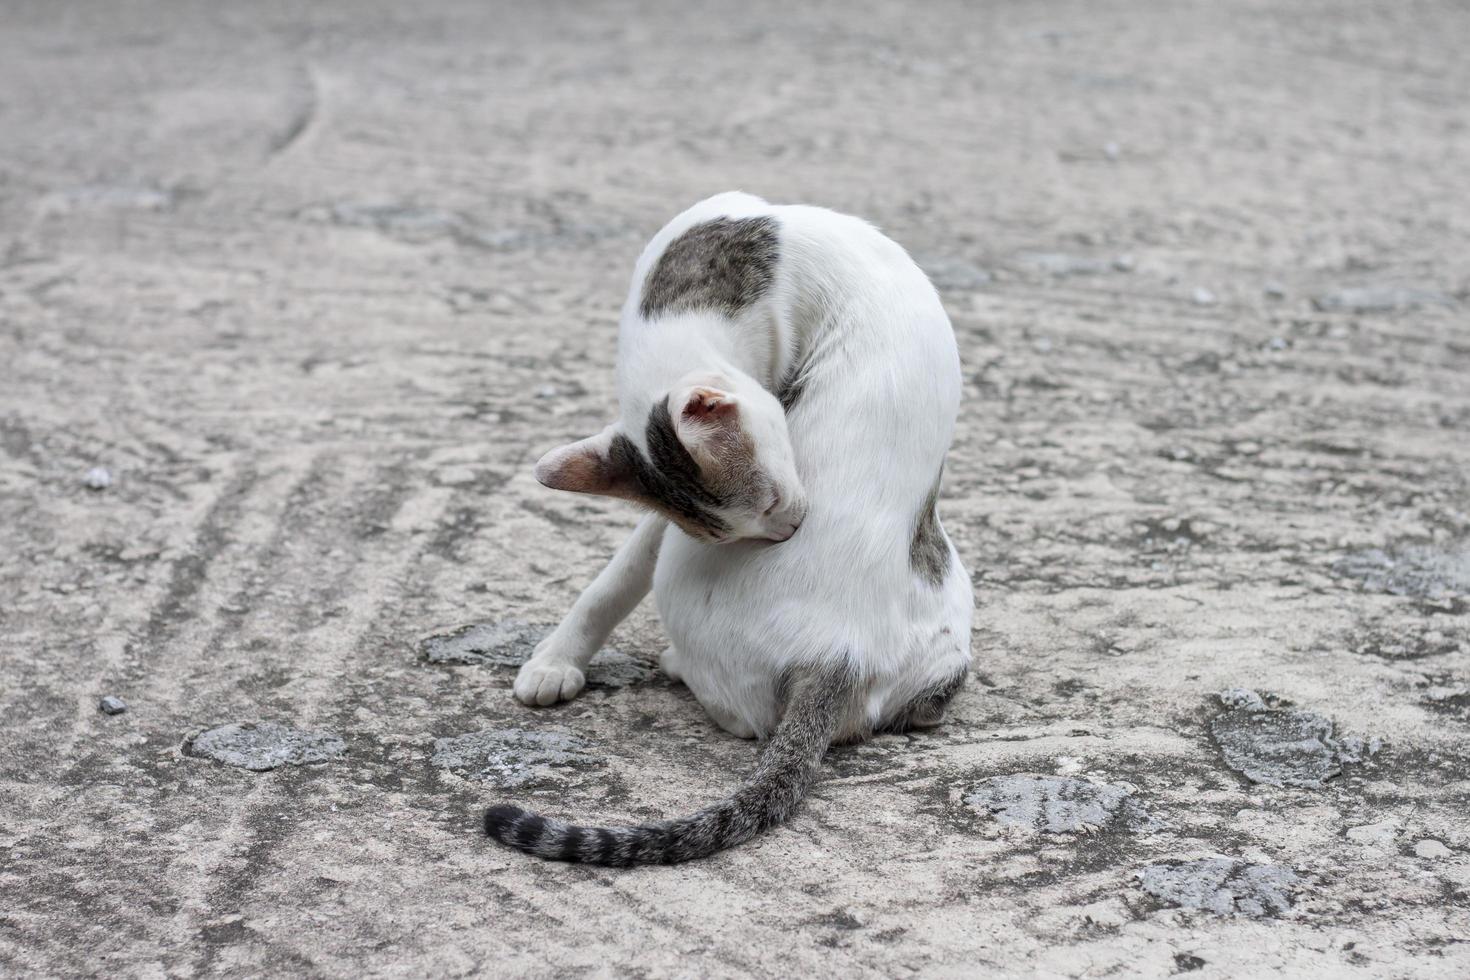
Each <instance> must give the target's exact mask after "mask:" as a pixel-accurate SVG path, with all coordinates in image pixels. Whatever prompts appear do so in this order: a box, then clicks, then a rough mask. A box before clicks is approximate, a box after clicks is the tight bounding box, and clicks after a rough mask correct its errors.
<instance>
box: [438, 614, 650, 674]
mask: <svg viewBox="0 0 1470 980" xmlns="http://www.w3.org/2000/svg"><path fill="white" fill-rule="evenodd" d="M554 628H555V627H553V626H550V625H548V624H546V623H527V622H524V621H522V620H519V619H503V620H500V621H499V622H495V623H470V624H469V625H467V626H460V627H457V628H456V629H452V630H446V631H444V632H442V633H434V634H432V635H430V636H427V637H425V638H424V639H422V640H420V641H419V644H418V650H419V655H420V656H421V657H423V658H424V660H426V661H428V662H429V663H431V664H463V665H468V666H481V665H483V666H490V667H519V666H520V665H521V664H523V663H525V662H526V661H527V660H528V659H530V656H531V654H532V653H534V652H535V650H536V644H538V643H540V642H541V641H542V640H543V639H545V638H546V636H547V635H548V634H550V633H551V631H552V630H553V629H554ZM586 674H587V683H588V684H590V685H594V686H598V687H627V686H629V685H630V684H639V683H642V682H644V681H646V680H649V679H650V678H652V677H653V676H654V670H653V668H652V667H650V666H648V665H647V664H645V663H643V662H642V661H640V660H638V659H637V658H635V657H632V656H630V655H628V654H626V653H623V652H622V651H621V650H617V649H614V648H613V647H604V648H603V649H602V650H599V651H598V652H597V654H596V655H595V656H593V658H592V663H591V664H589V665H588V667H587V671H586Z"/></svg>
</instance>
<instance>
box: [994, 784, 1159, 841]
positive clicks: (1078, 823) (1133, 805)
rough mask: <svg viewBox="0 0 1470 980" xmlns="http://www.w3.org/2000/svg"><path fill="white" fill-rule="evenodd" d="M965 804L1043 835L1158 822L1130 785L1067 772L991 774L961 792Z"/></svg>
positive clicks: (1141, 827)
mask: <svg viewBox="0 0 1470 980" xmlns="http://www.w3.org/2000/svg"><path fill="white" fill-rule="evenodd" d="M965 803H966V804H967V805H969V806H971V807H974V808H975V809H977V810H983V811H987V812H989V813H990V814H991V815H993V816H994V817H995V819H996V820H997V821H998V822H1000V823H1002V824H1004V825H1006V826H1009V827H1023V828H1027V829H1030V830H1036V831H1042V832H1044V833H1048V834H1075V833H1081V832H1084V831H1088V830H1092V829H1096V828H1101V827H1108V826H1112V825H1114V824H1117V825H1120V826H1122V827H1124V828H1126V829H1130V830H1137V829H1143V828H1149V827H1154V826H1157V825H1158V821H1156V820H1155V819H1154V818H1152V817H1150V816H1149V815H1148V813H1147V812H1146V811H1145V810H1144V809H1143V807H1142V806H1140V805H1139V803H1138V801H1137V800H1135V799H1134V793H1133V790H1132V788H1131V787H1127V786H1119V785H1114V784H1109V783H1094V782H1091V781H1090V780H1086V779H1073V778H1069V777H1066V776H1034V775H1015V776H992V777H990V778H989V779H985V780H982V781H981V782H979V783H977V784H976V785H975V787H974V788H973V789H971V790H970V792H969V793H967V794H965Z"/></svg>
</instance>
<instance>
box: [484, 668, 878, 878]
mask: <svg viewBox="0 0 1470 980" xmlns="http://www.w3.org/2000/svg"><path fill="white" fill-rule="evenodd" d="M783 686H784V688H785V692H786V709H785V713H784V714H783V716H782V718H781V723H780V724H779V725H778V726H777V727H776V730H775V732H773V733H772V734H771V738H770V740H769V741H768V742H766V744H765V748H764V750H763V751H762V753H761V758H760V762H759V763H758V764H757V765H756V768H755V772H754V773H752V774H751V776H750V778H749V779H747V780H746V781H745V782H744V783H743V784H742V785H741V786H740V788H739V789H737V790H736V791H735V792H734V793H733V794H732V795H731V796H729V797H727V798H726V799H723V800H721V801H720V802H718V803H715V804H713V805H711V806H708V807H705V808H704V809H703V810H700V811H699V812H698V813H695V814H693V815H691V816H688V817H683V818H680V819H677V820H660V821H657V822H654V823H648V824H643V825H641V826H636V827H577V826H572V825H570V824H566V823H563V822H562V821H560V820H552V819H548V818H546V817H542V816H539V815H537V814H534V813H529V812H527V811H525V810H522V809H521V808H520V807H515V806H496V807H491V808H490V810H488V811H487V812H486V814H485V832H486V833H487V834H489V835H490V836H491V837H492V838H494V839H495V840H497V841H500V842H501V843H502V844H507V845H509V846H511V847H515V848H518V849H520V850H522V851H525V852H527V853H528V854H534V855H536V856H538V857H543V858H548V859H551V860H558V861H578V862H582V863H586V864H606V865H614V866H626V865H632V864H674V863H677V862H680V861H689V860H692V859H694V858H701V857H707V856H708V855H710V854H714V853H715V852H717V851H721V850H724V849H725V848H728V847H733V846H735V845H737V844H741V843H744V842H745V841H748V840H750V839H751V838H752V837H754V836H755V835H756V834H758V833H760V832H761V831H763V830H765V829H766V828H768V827H772V826H775V825H776V824H779V823H781V822H782V821H784V820H785V819H786V818H787V817H788V816H790V814H791V812H792V811H793V810H794V809H795V808H796V805H797V804H798V803H800V802H801V800H802V798H803V797H804V796H805V795H806V792H807V790H808V788H810V786H811V784H812V781H813V780H814V779H815V777H816V774H817V770H818V768H819V767H820V765H821V761H822V756H823V755H824V754H825V753H826V751H827V746H828V745H829V744H831V742H832V739H833V736H834V735H835V734H836V732H837V727H838V724H839V722H840V720H841V719H842V718H843V717H845V716H846V715H847V714H848V713H849V710H850V709H851V707H852V703H853V698H854V692H855V690H856V688H857V684H856V680H855V678H854V676H853V674H852V672H851V670H850V669H849V668H848V667H847V665H845V664H841V665H834V666H829V667H824V668H814V669H810V670H807V671H804V672H802V673H800V674H797V675H794V676H792V677H791V678H790V680H789V682H788V683H787V684H785V685H783Z"/></svg>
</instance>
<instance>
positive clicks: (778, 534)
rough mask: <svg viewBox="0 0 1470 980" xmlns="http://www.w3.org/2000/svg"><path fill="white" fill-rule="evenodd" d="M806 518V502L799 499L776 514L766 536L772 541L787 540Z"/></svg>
mask: <svg viewBox="0 0 1470 980" xmlns="http://www.w3.org/2000/svg"><path fill="white" fill-rule="evenodd" d="M805 518H806V503H805V502H803V501H797V502H796V504H794V505H793V506H791V507H788V508H787V509H786V510H785V511H783V512H782V513H780V514H777V515H775V516H774V518H773V519H772V520H771V521H770V522H769V523H768V524H767V527H768V528H770V530H769V532H768V533H767V534H766V537H768V538H770V539H771V540H772V541H786V540H789V539H790V537H791V536H792V535H793V534H795V533H796V530H797V528H799V527H801V522H802V521H803V520H804V519H805Z"/></svg>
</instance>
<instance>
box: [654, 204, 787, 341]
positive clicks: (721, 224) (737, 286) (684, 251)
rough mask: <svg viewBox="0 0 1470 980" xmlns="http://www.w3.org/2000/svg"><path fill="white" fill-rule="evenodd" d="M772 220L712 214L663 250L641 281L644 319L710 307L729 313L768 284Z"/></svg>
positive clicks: (774, 250)
mask: <svg viewBox="0 0 1470 980" xmlns="http://www.w3.org/2000/svg"><path fill="white" fill-rule="evenodd" d="M777 227H778V226H777V224H776V219H775V218H772V217H769V216H763V217H757V218H715V219H714V220H713V221H706V222H704V223H703V224H698V225H695V226H694V227H693V228H690V229H689V230H688V231H686V232H684V234H682V235H680V236H679V237H678V238H676V239H674V240H673V241H672V242H670V243H669V244H668V247H667V248H665V249H664V252H663V254H662V255H660V256H659V257H658V261H657V262H655V263H654V266H653V269H652V270H651V271H650V272H649V273H648V279H647V280H645V281H644V283H643V302H642V303H641V304H640V307H639V312H640V313H642V314H643V317H644V319H652V318H653V317H655V316H662V315H663V314H666V313H688V312H690V311H692V310H716V311H718V312H720V313H724V314H725V315H726V316H735V315H736V314H738V313H739V312H740V311H741V310H743V309H745V308H746V307H748V306H750V305H751V304H752V303H754V302H755V301H756V300H758V299H760V298H761V296H762V294H764V293H765V291H766V289H767V288H769V287H770V285H771V279H772V276H773V275H774V271H775V268H776V259H777V257H778V256H779V254H780V240H779V238H778V237H777V235H776V229H777Z"/></svg>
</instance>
